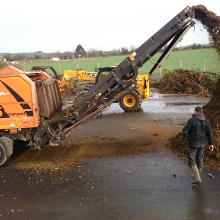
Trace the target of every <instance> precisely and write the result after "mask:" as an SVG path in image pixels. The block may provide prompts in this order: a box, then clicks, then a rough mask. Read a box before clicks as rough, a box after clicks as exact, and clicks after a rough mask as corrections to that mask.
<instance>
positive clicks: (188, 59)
mask: <svg viewBox="0 0 220 220" xmlns="http://www.w3.org/2000/svg"><path fill="white" fill-rule="evenodd" d="M159 56H160V53H158V54H156V55H155V56H154V57H153V59H152V60H151V61H150V62H147V63H146V64H145V65H144V66H143V67H142V68H141V69H140V73H148V72H149V71H150V69H151V68H152V67H153V65H154V63H155V61H156V59H157V58H158V57H159ZM126 57H127V56H113V57H97V58H84V59H75V60H66V61H58V62H52V61H50V60H48V59H45V60H32V61H29V60H28V61H20V64H21V65H22V66H23V68H24V69H25V70H30V69H31V67H32V66H35V65H47V66H53V67H54V68H55V69H56V70H57V72H58V74H62V73H63V72H64V70H66V69H70V70H76V69H77V68H78V69H83V70H85V71H94V69H95V67H98V66H99V67H104V66H112V65H115V64H116V63H120V62H121V61H123V60H124V59H125V58H126ZM180 67H182V68H184V69H188V70H194V71H204V70H205V71H206V72H212V73H220V60H219V57H218V54H217V52H216V51H215V50H214V49H210V48H207V49H198V50H182V51H175V52H172V53H170V55H169V57H168V58H167V59H166V60H165V61H164V62H163V64H162V67H161V69H159V68H158V69H157V70H156V71H155V73H154V74H161V73H162V69H164V68H166V69H170V70H173V69H178V68H180Z"/></svg>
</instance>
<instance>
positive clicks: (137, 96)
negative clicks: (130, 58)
mask: <svg viewBox="0 0 220 220" xmlns="http://www.w3.org/2000/svg"><path fill="white" fill-rule="evenodd" d="M114 69H115V66H109V67H100V68H98V69H97V70H98V72H96V75H95V77H94V84H93V85H95V84H97V83H98V82H99V81H100V80H102V79H103V78H104V77H105V76H107V75H108V74H109V73H110V72H111V71H112V70H114ZM93 85H88V86H87V87H85V88H84V92H86V91H88V90H89V89H90V88H91V86H93ZM132 86H136V88H135V89H134V90H133V91H131V92H129V93H126V94H125V95H124V96H122V98H121V99H120V100H119V101H118V103H119V105H120V107H121V108H122V109H123V110H124V111H126V112H132V111H136V110H138V109H140V107H141V104H142V100H144V99H148V98H149V97H150V87H149V78H148V74H138V76H137V79H136V82H135V83H134V84H133V85H132ZM124 92H126V91H124Z"/></svg>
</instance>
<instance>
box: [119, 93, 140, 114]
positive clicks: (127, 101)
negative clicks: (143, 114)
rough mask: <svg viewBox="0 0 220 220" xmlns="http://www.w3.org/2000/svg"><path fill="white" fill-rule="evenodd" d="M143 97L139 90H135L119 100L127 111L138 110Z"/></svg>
mask: <svg viewBox="0 0 220 220" xmlns="http://www.w3.org/2000/svg"><path fill="white" fill-rule="evenodd" d="M141 103H142V98H141V95H140V93H138V91H136V90H134V91H131V92H130V93H128V94H127V95H125V96H123V97H122V98H121V99H120V100H119V105H120V107H121V108H122V109H123V110H124V111H126V112H134V111H137V110H138V109H139V108H140V107H141Z"/></svg>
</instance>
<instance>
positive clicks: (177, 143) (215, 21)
mask: <svg viewBox="0 0 220 220" xmlns="http://www.w3.org/2000/svg"><path fill="white" fill-rule="evenodd" d="M193 8H194V10H195V18H196V20H198V21H199V22H201V23H202V25H203V26H204V27H205V28H206V29H207V31H208V33H209V37H210V42H211V43H212V45H213V47H214V48H215V49H216V51H217V52H218V54H219V55H220V18H219V17H218V16H216V14H215V13H213V12H211V11H209V10H207V8H206V7H205V6H203V5H197V6H193ZM188 75H189V74H188ZM171 78H172V77H171ZM195 78H199V79H201V78H200V77H198V75H197V77H195V76H194V77H193V78H191V77H189V78H185V76H183V80H184V81H185V80H187V81H188V83H190V82H192V79H193V80H194V79H195ZM172 81H173V82H175V81H174V79H172ZM194 82H195V81H194ZM179 83H180V84H184V83H183V82H179ZM193 85H194V84H193ZM193 85H191V84H190V86H191V87H193ZM199 85H200V86H201V85H202V82H201V81H199ZM163 86H164V85H163ZM183 87H184V86H183ZM177 88H178V87H177ZM193 88H194V87H193ZM193 88H192V90H193V91H194V92H198V91H197V90H196V89H193ZM185 91H189V90H187V89H186V90H185ZM203 109H204V115H205V117H206V118H207V119H208V120H209V121H210V123H211V126H212V130H213V135H214V146H215V148H214V151H213V152H212V153H210V152H209V151H208V150H206V151H205V157H204V161H205V164H204V165H205V167H212V168H214V169H217V170H220V152H219V147H220V78H218V79H217V80H216V82H215V84H214V86H213V88H212V92H211V99H210V101H209V102H208V103H207V104H206V105H205V106H203ZM167 147H169V148H171V149H173V151H174V152H175V153H176V154H177V155H178V156H179V157H182V158H184V159H186V148H187V139H186V138H184V137H183V136H182V135H181V134H178V135H176V136H174V137H172V138H171V139H170V140H169V142H168V144H167ZM207 147H208V146H207Z"/></svg>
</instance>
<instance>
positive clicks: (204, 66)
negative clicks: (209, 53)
mask: <svg viewBox="0 0 220 220" xmlns="http://www.w3.org/2000/svg"><path fill="white" fill-rule="evenodd" d="M205 69H206V59H205V58H204V63H203V72H205Z"/></svg>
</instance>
